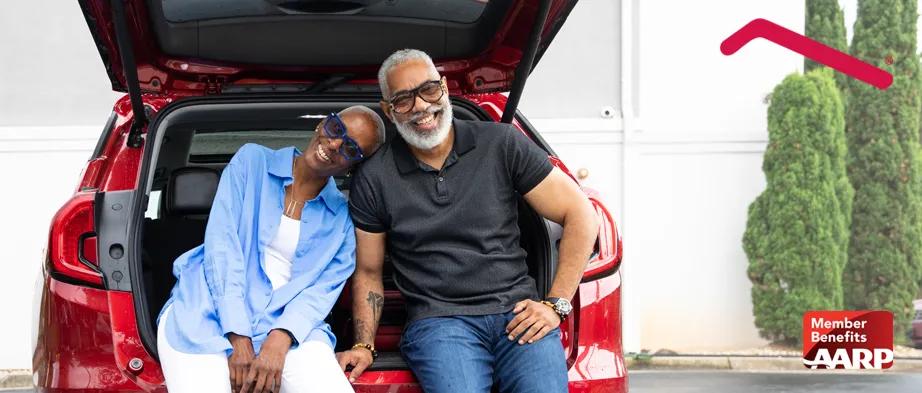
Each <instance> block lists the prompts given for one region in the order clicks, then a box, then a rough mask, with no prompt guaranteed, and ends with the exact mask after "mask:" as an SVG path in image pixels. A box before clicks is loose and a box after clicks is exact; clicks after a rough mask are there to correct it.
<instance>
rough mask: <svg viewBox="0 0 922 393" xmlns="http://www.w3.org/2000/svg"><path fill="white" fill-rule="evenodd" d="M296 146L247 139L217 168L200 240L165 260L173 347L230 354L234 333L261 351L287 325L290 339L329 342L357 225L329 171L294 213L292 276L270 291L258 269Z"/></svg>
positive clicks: (332, 340)
mask: <svg viewBox="0 0 922 393" xmlns="http://www.w3.org/2000/svg"><path fill="white" fill-rule="evenodd" d="M297 154H299V152H298V151H297V150H296V149H295V148H293V147H289V148H284V149H281V150H271V149H268V148H266V147H263V146H259V145H255V144H247V145H244V146H243V147H241V148H240V150H239V151H237V154H235V155H234V157H233V158H232V159H231V161H230V163H229V164H228V165H227V167H226V168H225V169H224V172H223V173H222V174H221V182H220V183H219V185H218V191H217V193H216V195H215V199H214V204H213V205H212V207H211V213H210V215H209V217H208V226H207V229H206V230H205V244H203V245H201V246H198V247H196V248H193V249H191V250H189V251H187V252H185V253H184V254H182V255H180V256H179V258H177V259H176V262H175V263H174V264H173V274H174V275H175V276H176V278H177V279H178V281H177V283H176V286H174V287H173V291H172V293H171V294H170V299H169V300H168V301H167V302H166V305H164V308H163V310H164V311H165V310H167V309H168V308H169V307H170V306H172V311H171V314H170V317H169V318H167V321H166V326H165V328H166V338H167V340H168V341H169V344H170V345H171V346H172V347H173V348H175V349H177V350H179V351H181V352H185V353H219V352H222V351H224V352H225V353H227V354H229V351H230V350H231V345H230V341H228V339H227V337H226V335H227V334H228V333H232V332H233V333H236V334H239V335H243V336H248V337H251V338H252V340H253V346H254V348H255V350H256V351H259V348H260V346H261V345H262V342H263V341H264V340H265V339H266V336H267V335H268V334H269V331H271V330H272V329H285V330H287V331H289V332H291V334H292V335H293V336H294V342H293V345H295V346H297V345H298V344H300V343H303V342H305V341H311V340H317V341H321V342H324V343H326V344H328V345H330V347H333V346H334V344H335V343H336V337H335V336H334V335H333V333H332V331H331V330H330V326H329V325H328V324H327V323H326V322H324V318H325V317H326V316H327V315H328V314H329V313H330V310H331V309H332V308H333V304H334V303H335V302H336V299H337V298H338V297H339V294H340V293H341V292H342V289H343V286H344V285H345V281H346V279H347V278H349V276H350V275H351V274H352V272H353V271H354V270H355V232H354V229H353V228H354V227H353V225H352V220H351V219H350V217H349V212H348V206H347V203H346V198H345V196H343V194H342V193H341V192H339V190H338V189H337V188H336V183H335V182H334V181H333V178H330V179H329V180H328V182H327V185H326V186H325V187H324V188H323V189H322V190H321V191H320V194H319V195H318V196H317V197H316V198H314V199H312V200H310V201H308V202H307V203H306V204H305V205H304V209H303V210H302V212H301V231H300V234H299V238H298V246H297V249H296V251H295V257H294V260H293V261H292V265H291V280H290V281H289V282H288V283H287V284H285V285H283V286H282V287H279V288H278V289H276V290H274V291H273V290H272V283H271V282H270V281H269V277H268V276H267V275H266V272H265V256H264V251H265V247H266V245H267V244H269V243H270V242H271V241H272V239H273V238H274V237H275V235H276V232H277V231H278V225H279V222H280V221H281V217H282V203H283V201H284V198H285V186H286V185H288V184H291V182H292V162H293V159H294V157H295V156H296V155H297ZM159 318H163V311H161V314H160V317H158V321H159Z"/></svg>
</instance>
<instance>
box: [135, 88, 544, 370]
mask: <svg viewBox="0 0 922 393" xmlns="http://www.w3.org/2000/svg"><path fill="white" fill-rule="evenodd" d="M357 104H362V105H367V106H369V107H371V108H372V109H374V110H375V111H377V112H378V113H379V114H380V113H381V112H380V108H379V107H378V104H377V101H376V100H375V98H374V97H371V96H369V97H367V98H363V99H356V98H344V97H335V96H331V97H325V98H323V99H307V98H292V99H289V100H280V99H279V98H277V97H276V98H273V99H271V100H270V99H266V100H264V101H261V100H259V99H254V98H253V97H247V99H246V101H244V100H243V99H239V100H238V99H234V98H232V97H229V98H228V97H224V98H210V99H208V98H203V99H192V100H186V101H178V102H176V103H174V104H172V105H170V106H168V107H167V108H164V110H162V111H161V112H160V113H158V114H157V115H156V117H155V118H154V121H153V123H152V124H151V127H150V128H149V131H148V135H147V139H146V142H145V146H144V155H143V162H142V165H141V167H142V169H141V174H142V177H141V179H140V182H141V183H140V184H139V187H138V189H139V190H146V191H147V192H148V194H147V197H146V199H143V200H142V203H140V204H138V206H139V208H138V211H137V212H136V214H137V215H138V216H139V217H140V216H142V215H143V216H144V219H143V220H139V221H138V222H141V223H142V224H141V228H139V230H140V232H139V233H140V236H139V237H138V238H139V239H141V240H140V242H141V243H142V244H140V245H139V246H140V247H136V248H137V249H139V250H141V251H140V253H139V254H140V255H137V256H136V258H135V259H134V260H133V261H132V263H133V264H134V268H133V269H132V270H133V271H134V272H139V273H140V274H139V275H135V277H136V280H137V281H135V282H138V281H140V283H139V285H136V286H134V287H133V290H134V291H135V299H137V300H136V311H137V315H138V328H139V332H140V333H141V337H142V340H143V341H144V344H145V346H146V347H147V349H148V350H149V351H150V352H151V353H153V354H156V347H157V346H156V342H155V340H156V330H155V329H156V317H157V315H158V314H159V312H160V310H161V308H162V306H163V304H164V302H165V301H166V300H167V298H168V297H169V294H170V290H171V289H172V287H173V285H174V284H175V278H174V276H173V273H172V265H173V261H174V260H175V259H176V257H178V256H179V255H181V254H182V253H183V252H185V251H187V250H189V249H191V248H194V247H196V246H198V245H200V244H201V243H202V242H203V239H204V235H205V226H206V224H207V220H208V213H209V210H210V205H211V201H212V199H213V197H214V190H215V189H216V188H217V183H218V179H219V178H220V173H221V171H222V170H223V168H224V166H225V165H226V164H227V162H228V161H229V160H230V158H231V157H232V156H233V154H234V152H236V151H237V149H238V148H239V147H240V146H242V145H244V144H246V143H257V144H261V145H264V146H268V147H271V148H274V149H277V148H281V147H286V146H296V147H299V148H303V146H306V145H307V143H308V141H309V140H310V138H311V137H312V136H313V133H314V129H315V126H316V125H317V124H318V122H319V121H320V119H322V117H323V116H324V115H327V114H329V113H331V112H337V111H339V110H341V109H343V108H346V107H348V106H351V105H357ZM453 104H454V115H455V117H456V118H459V119H485V118H486V114H484V113H483V112H482V111H481V110H480V108H478V107H477V106H476V105H474V104H473V103H471V102H469V101H466V100H463V99H454V100H453ZM305 115H307V118H303V117H302V116H305ZM382 117H383V115H382ZM385 123H386V124H387V127H388V130H387V137H388V140H390V138H392V137H394V135H395V134H396V129H394V128H393V124H391V123H390V122H388V121H385ZM538 143H541V142H538ZM349 180H350V179H349V178H348V177H347V176H345V175H343V176H339V177H337V178H336V182H337V185H338V186H339V188H340V190H342V191H343V193H344V194H346V196H347V197H348V193H349V185H350V181H349ZM518 216H519V217H518V222H519V227H520V229H521V245H522V247H523V248H524V249H525V250H526V252H527V253H528V257H527V259H528V260H527V262H528V266H529V274H530V275H532V276H533V277H534V278H535V280H536V283H537V286H538V288H537V289H538V292H539V294H541V295H542V296H543V294H545V293H546V292H547V291H548V287H549V285H550V281H551V280H550V277H553V273H554V266H553V265H554V264H555V263H556V241H557V239H559V230H557V229H555V228H554V226H553V225H549V224H548V223H547V222H546V221H545V220H544V219H542V218H541V217H540V216H538V215H537V214H536V213H535V212H534V211H533V210H532V209H531V208H530V207H529V206H528V205H527V204H526V203H524V201H523V200H521V199H520V203H519V215H518ZM549 233H550V234H551V235H550V236H549ZM392 274H393V268H392V265H391V262H390V260H389V259H388V258H386V259H385V268H384V289H385V303H384V311H383V314H382V316H381V322H380V326H379V329H378V333H377V337H376V341H375V345H376V347H377V349H378V351H379V353H380V356H379V358H378V359H377V361H376V362H375V364H374V365H373V366H372V368H371V370H401V369H406V365H405V364H404V362H403V360H402V358H401V357H400V355H399V350H398V348H399V342H400V336H401V333H402V331H403V327H404V325H405V323H406V317H407V316H406V311H405V308H404V304H403V300H402V298H401V296H400V293H399V292H398V291H397V288H396V286H395V284H394V279H393V276H392ZM350 308H351V291H350V285H348V284H347V285H346V289H345V290H344V291H343V293H342V295H341V296H340V298H339V300H338V301H337V303H336V305H335V306H334V308H333V310H332V312H331V313H330V315H328V317H327V322H328V323H329V324H330V325H331V327H332V329H333V331H334V333H335V334H336V335H337V340H338V344H337V348H336V350H337V351H341V350H345V349H348V348H349V347H350V346H351V344H352V343H353V339H352V318H351V310H350Z"/></svg>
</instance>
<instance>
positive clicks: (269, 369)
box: [241, 329, 291, 393]
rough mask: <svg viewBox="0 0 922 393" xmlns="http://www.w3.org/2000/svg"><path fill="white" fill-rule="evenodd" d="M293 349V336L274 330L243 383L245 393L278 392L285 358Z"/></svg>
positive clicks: (264, 343)
mask: <svg viewBox="0 0 922 393" xmlns="http://www.w3.org/2000/svg"><path fill="white" fill-rule="evenodd" d="M290 348H291V336H289V335H288V333H287V332H285V331H284V330H277V329H276V330H272V331H271V332H269V337H266V341H265V342H263V345H262V348H260V350H259V356H257V357H256V359H255V360H253V363H252V364H250V371H249V372H248V373H247V376H246V379H245V380H244V381H243V388H242V390H241V391H242V392H243V393H249V392H250V391H251V390H250V389H251V388H252V392H253V393H272V392H278V391H279V389H281V387H282V370H284V368H285V356H286V355H288V349H290Z"/></svg>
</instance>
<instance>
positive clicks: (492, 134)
mask: <svg viewBox="0 0 922 393" xmlns="http://www.w3.org/2000/svg"><path fill="white" fill-rule="evenodd" d="M453 124H454V132H455V134H454V138H455V139H454V145H453V148H452V151H451V153H450V154H449V156H448V158H447V159H446V161H445V164H444V165H443V166H442V170H441V171H437V170H435V169H434V168H432V167H430V166H429V165H426V164H425V163H422V162H420V161H418V160H416V158H415V157H414V156H413V154H412V153H411V152H410V149H409V147H408V146H407V144H406V142H405V141H404V140H403V138H401V137H400V135H397V136H396V137H394V138H393V139H392V140H391V141H390V142H388V143H387V144H385V145H384V146H382V147H381V149H379V150H378V152H377V153H376V154H374V155H373V156H372V157H370V158H369V159H368V160H367V161H366V162H365V163H364V164H362V166H361V168H359V169H358V170H357V172H356V174H355V177H354V178H353V181H352V187H351V189H350V193H349V199H350V202H349V207H350V211H351V213H352V219H353V221H354V222H355V226H356V227H358V228H359V229H361V230H363V231H366V232H376V233H380V232H387V247H388V251H389V252H390V256H391V260H392V261H393V263H394V273H395V274H394V281H395V282H396V284H397V287H398V288H399V289H400V291H401V293H402V294H403V296H404V298H405V299H406V301H407V311H408V313H409V321H408V322H410V321H414V320H417V319H422V318H427V317H435V316H447V315H486V314H497V313H503V312H507V311H509V310H511V309H512V308H513V307H514V306H515V303H517V302H519V301H521V300H524V299H536V298H537V290H536V288H535V282H534V280H533V279H532V278H531V277H529V276H528V267H527V266H526V264H525V250H523V249H522V248H521V247H519V227H518V225H517V220H518V210H517V205H516V204H517V200H516V194H520V195H524V194H526V193H528V191H530V190H531V189H532V188H534V187H535V186H536V185H538V183H540V182H541V181H542V180H544V178H545V177H546V176H547V175H548V174H549V173H550V172H551V170H552V169H553V166H552V165H551V163H550V161H549V160H548V157H547V153H545V152H544V151H543V150H541V148H539V147H538V146H537V145H536V144H535V143H533V142H532V141H530V140H529V139H528V138H527V137H526V136H525V135H523V134H522V133H521V132H520V131H518V130H517V129H515V128H514V127H512V126H510V125H508V124H503V123H493V122H473V121H463V120H457V119H456V120H454V122H453Z"/></svg>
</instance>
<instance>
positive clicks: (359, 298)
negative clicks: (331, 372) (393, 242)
mask: <svg viewBox="0 0 922 393" xmlns="http://www.w3.org/2000/svg"><path fill="white" fill-rule="evenodd" d="M355 239H356V248H355V253H356V255H355V263H356V265H355V274H354V275H353V276H352V318H353V319H354V322H353V323H354V325H353V327H354V331H355V343H356V344H359V343H361V344H370V345H374V342H375V332H376V331H377V330H378V321H380V319H381V311H382V310H383V309H384V283H383V282H382V277H381V276H382V271H383V270H384V241H385V239H386V235H385V234H384V233H383V232H382V233H373V232H365V231H363V230H361V229H358V228H356V230H355ZM337 359H338V360H339V365H340V367H342V368H343V370H345V368H346V366H347V365H351V366H353V367H354V368H353V369H352V373H351V374H350V376H349V379H350V381H352V382H355V379H356V378H358V377H359V376H360V375H362V372H364V371H365V369H366V368H367V367H368V366H370V365H371V363H372V362H373V361H374V359H373V358H372V356H371V351H369V350H367V349H364V348H355V349H352V350H349V351H346V352H343V353H340V354H337Z"/></svg>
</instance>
